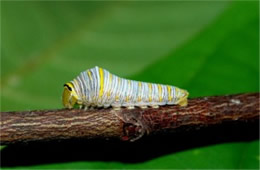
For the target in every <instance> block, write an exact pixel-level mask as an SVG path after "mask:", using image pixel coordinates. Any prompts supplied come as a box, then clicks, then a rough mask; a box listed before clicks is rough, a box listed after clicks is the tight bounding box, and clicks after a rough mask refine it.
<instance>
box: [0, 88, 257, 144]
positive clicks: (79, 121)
mask: <svg viewBox="0 0 260 170" xmlns="http://www.w3.org/2000/svg"><path fill="white" fill-rule="evenodd" d="M0 116H1V127H0V130H1V134H0V138H1V144H11V143H17V142H27V141H37V140H54V139H58V140H60V139H69V138H104V139H111V138H120V139H121V140H130V141H134V140H136V139H139V138H140V137H142V136H143V135H144V134H155V133H168V132H169V131H175V130H178V129H179V128H181V129H190V128H191V127H192V128H196V129H197V128H198V127H201V126H209V125H214V124H220V123H223V122H226V121H251V120H252V121H259V93H248V94H238V95H229V96H216V97H203V98H194V99H190V100H189V101H188V106H187V107H180V106H176V105H174V106H161V107H159V108H147V109H140V108H135V109H132V110H129V109H126V108H122V109H120V110H114V109H112V108H109V109H93V110H87V111H84V110H80V109H71V110H69V109H61V110H36V111H17V112H1V113H0Z"/></svg>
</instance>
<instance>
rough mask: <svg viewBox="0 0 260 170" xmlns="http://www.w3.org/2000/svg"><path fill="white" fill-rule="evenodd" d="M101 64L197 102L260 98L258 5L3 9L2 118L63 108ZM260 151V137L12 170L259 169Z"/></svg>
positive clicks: (10, 4) (4, 5)
mask: <svg viewBox="0 0 260 170" xmlns="http://www.w3.org/2000/svg"><path fill="white" fill-rule="evenodd" d="M96 65H97V66H100V67H103V68H106V69H107V70H109V71H111V72H112V73H114V74H116V75H119V76H122V77H126V78H131V79H135V80H141V81H149V82H156V83H162V84H172V85H176V86H179V87H182V88H184V89H187V90H188V91H189V92H190V97H197V96H206V95H223V94H233V93H243V92H257V91H259V2H258V1H249V2H242V1H240V2H236V1H227V2H225V1H185V2H180V1H172V2H123V1H122V2H121V1H115V2H102V1H99V2H83V1H78V2H66V1H64V2H61V1H60V2H59V1H57V2H48V1H46V2H33V1H32V2H29V1H28V2H25V1H24V2H22V1H20V2H19V1H4V2H3V1H2V2H1V111H15V110H32V109H53V108H62V105H61V93H62V90H63V84H64V83H65V82H67V81H70V80H71V79H73V78H74V77H75V76H77V75H78V74H79V73H80V72H81V71H83V70H85V69H89V68H92V67H94V66H96ZM8 147H9V146H7V147H5V148H3V149H2V151H1V152H2V153H6V152H8ZM38 147H41V146H40V145H39V146H38ZM71 147H73V146H71ZM121 149H122V148H121ZM5 150H7V151H5ZM126 150H127V148H126ZM258 151H259V140H257V139H256V140H250V141H234V142H227V143H225V142H221V143H217V144H215V145H208V146H202V147H198V148H190V149H187V150H181V151H179V152H172V153H168V154H165V155H160V156H157V157H153V158H152V159H149V160H145V161H143V162H135V163H129V162H128V163H125V162H121V161H117V160H113V161H106V162H105V161H102V159H100V160H95V161H91V160H78V161H75V160H73V161H68V162H59V161H56V162H54V163H49V164H48V163H45V164H44V163H39V164H32V165H26V166H23V165H17V166H14V165H10V166H13V168H26V169H27V168H37V169H41V168H52V169H56V168H132V169H133V168H232V169H235V168H241V169H246V168H255V169H258V168H259V160H260V156H259V152H258ZM24 152H26V150H24ZM53 152H55V150H54V151H53ZM140 152H142V151H140ZM39 154H41V153H39ZM86 154H87V153H86ZM111 154H112V153H111ZM137 154H138V153H137ZM2 156H4V155H3V154H2ZM13 159H14V160H15V159H19V158H17V157H15V156H14V158H13ZM14 160H13V161H14ZM9 162H12V160H9Z"/></svg>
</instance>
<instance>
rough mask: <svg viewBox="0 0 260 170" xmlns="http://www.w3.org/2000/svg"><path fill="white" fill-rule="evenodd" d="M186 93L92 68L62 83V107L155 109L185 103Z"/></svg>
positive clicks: (176, 88)
mask: <svg viewBox="0 0 260 170" xmlns="http://www.w3.org/2000/svg"><path fill="white" fill-rule="evenodd" d="M188 95H189V93H188V92H187V91H186V90H183V89H180V88H178V87H175V86H170V85H162V84H155V83H146V82H140V81H135V80H128V79H124V78H120V77H118V76H116V75H113V74H111V73H110V72H109V71H107V70H105V69H103V68H100V67H94V68H92V69H88V70H86V71H83V72H81V73H80V75H79V76H77V77H76V78H75V79H74V80H72V81H70V82H68V83H66V84H64V90H63V96H62V102H63V105H64V107H66V108H73V107H75V105H78V106H79V107H80V108H84V109H88V108H93V107H104V108H107V107H110V106H112V107H114V108H115V109H120V107H127V108H128V109H133V108H134V107H140V108H147V107H148V106H149V107H153V108H158V107H159V106H162V105H174V104H175V105H180V106H186V105H187V97H188Z"/></svg>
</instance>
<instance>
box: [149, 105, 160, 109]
mask: <svg viewBox="0 0 260 170" xmlns="http://www.w3.org/2000/svg"><path fill="white" fill-rule="evenodd" d="M151 108H155V109H157V108H159V105H152V106H151Z"/></svg>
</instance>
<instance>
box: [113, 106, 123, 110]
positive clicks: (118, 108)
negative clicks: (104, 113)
mask: <svg viewBox="0 0 260 170" xmlns="http://www.w3.org/2000/svg"><path fill="white" fill-rule="evenodd" d="M112 107H113V109H114V110H120V109H121V107H120V106H112Z"/></svg>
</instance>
